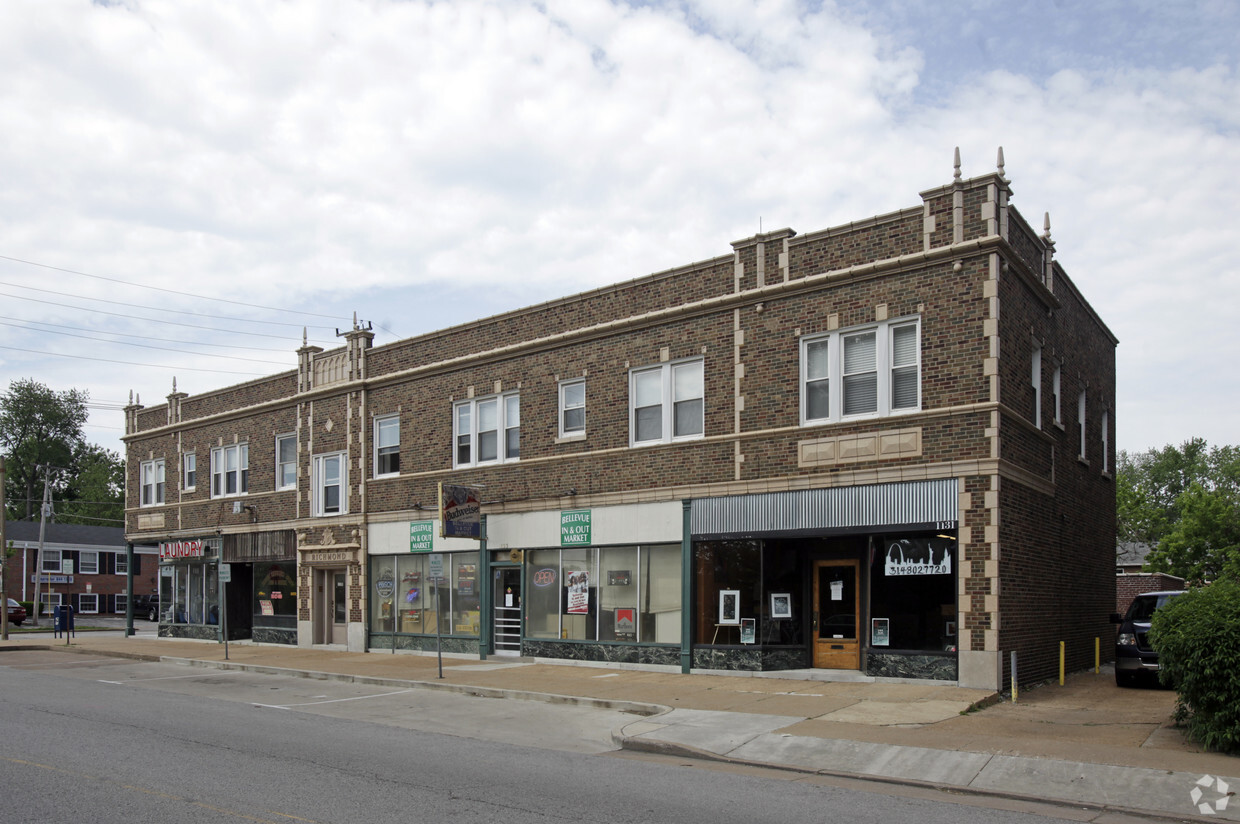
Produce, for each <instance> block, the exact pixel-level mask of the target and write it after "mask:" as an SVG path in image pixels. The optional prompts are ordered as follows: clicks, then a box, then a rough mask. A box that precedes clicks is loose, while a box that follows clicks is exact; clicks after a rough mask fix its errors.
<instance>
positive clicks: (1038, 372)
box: [1030, 345, 1042, 429]
mask: <svg viewBox="0 0 1240 824" xmlns="http://www.w3.org/2000/svg"><path fill="white" fill-rule="evenodd" d="M1032 367H1033V369H1032V375H1030V380H1032V381H1033V425H1034V426H1036V427H1037V428H1038V429H1041V428H1042V347H1040V346H1037V345H1035V346H1034V347H1033V358H1032Z"/></svg>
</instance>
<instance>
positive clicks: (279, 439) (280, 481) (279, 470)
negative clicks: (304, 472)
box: [276, 432, 297, 490]
mask: <svg viewBox="0 0 1240 824" xmlns="http://www.w3.org/2000/svg"><path fill="white" fill-rule="evenodd" d="M286 441H291V442H292V444H293V459H292V460H291V461H282V460H280V445H281V444H283V443H285V442H286ZM286 466H291V467H292V468H293V472H292V475H293V480H292V483H285V482H284V468H285V467H286ZM296 488H297V433H296V432H286V433H284V434H283V435H276V489H277V490H283V489H296Z"/></svg>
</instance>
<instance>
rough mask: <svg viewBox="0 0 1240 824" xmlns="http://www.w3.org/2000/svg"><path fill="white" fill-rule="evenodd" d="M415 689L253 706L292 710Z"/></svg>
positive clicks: (396, 693) (256, 705) (361, 699)
mask: <svg viewBox="0 0 1240 824" xmlns="http://www.w3.org/2000/svg"><path fill="white" fill-rule="evenodd" d="M406 692H413V690H397V691H396V692H381V693H379V694H377V695H356V696H354V697H352V698H329V699H328V700H326V701H307V702H305V703H304V704H259V703H254V704H253V705H252V706H255V707H264V708H266V709H269V710H291V709H292V708H293V707H313V706H314V705H316V704H339V703H341V702H342V701H364V700H366V699H367V698H386V697H388V696H389V695H403V694H404V693H406Z"/></svg>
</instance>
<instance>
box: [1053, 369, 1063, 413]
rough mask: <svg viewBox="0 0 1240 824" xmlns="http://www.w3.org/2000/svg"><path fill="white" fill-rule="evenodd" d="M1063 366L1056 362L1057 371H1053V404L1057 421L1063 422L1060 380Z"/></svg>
mask: <svg viewBox="0 0 1240 824" xmlns="http://www.w3.org/2000/svg"><path fill="white" fill-rule="evenodd" d="M1062 376H1063V367H1062V366H1061V365H1059V364H1058V363H1057V364H1055V371H1054V372H1052V373H1051V406H1052V407H1054V410H1055V423H1057V424H1062V423H1063V409H1062V408H1061V407H1062V405H1063V404H1062V402H1061V401H1060V399H1059V398H1060V394H1059V382H1060V381H1061V380H1062Z"/></svg>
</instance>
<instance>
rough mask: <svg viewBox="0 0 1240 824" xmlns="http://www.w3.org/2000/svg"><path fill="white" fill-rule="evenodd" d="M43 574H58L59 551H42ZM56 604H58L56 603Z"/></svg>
mask: <svg viewBox="0 0 1240 824" xmlns="http://www.w3.org/2000/svg"><path fill="white" fill-rule="evenodd" d="M40 566H42V567H43V569H42V571H43V572H60V550H59V549H44V550H43V563H42V564H40ZM56 603H60V602H59V601H57V602H56Z"/></svg>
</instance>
